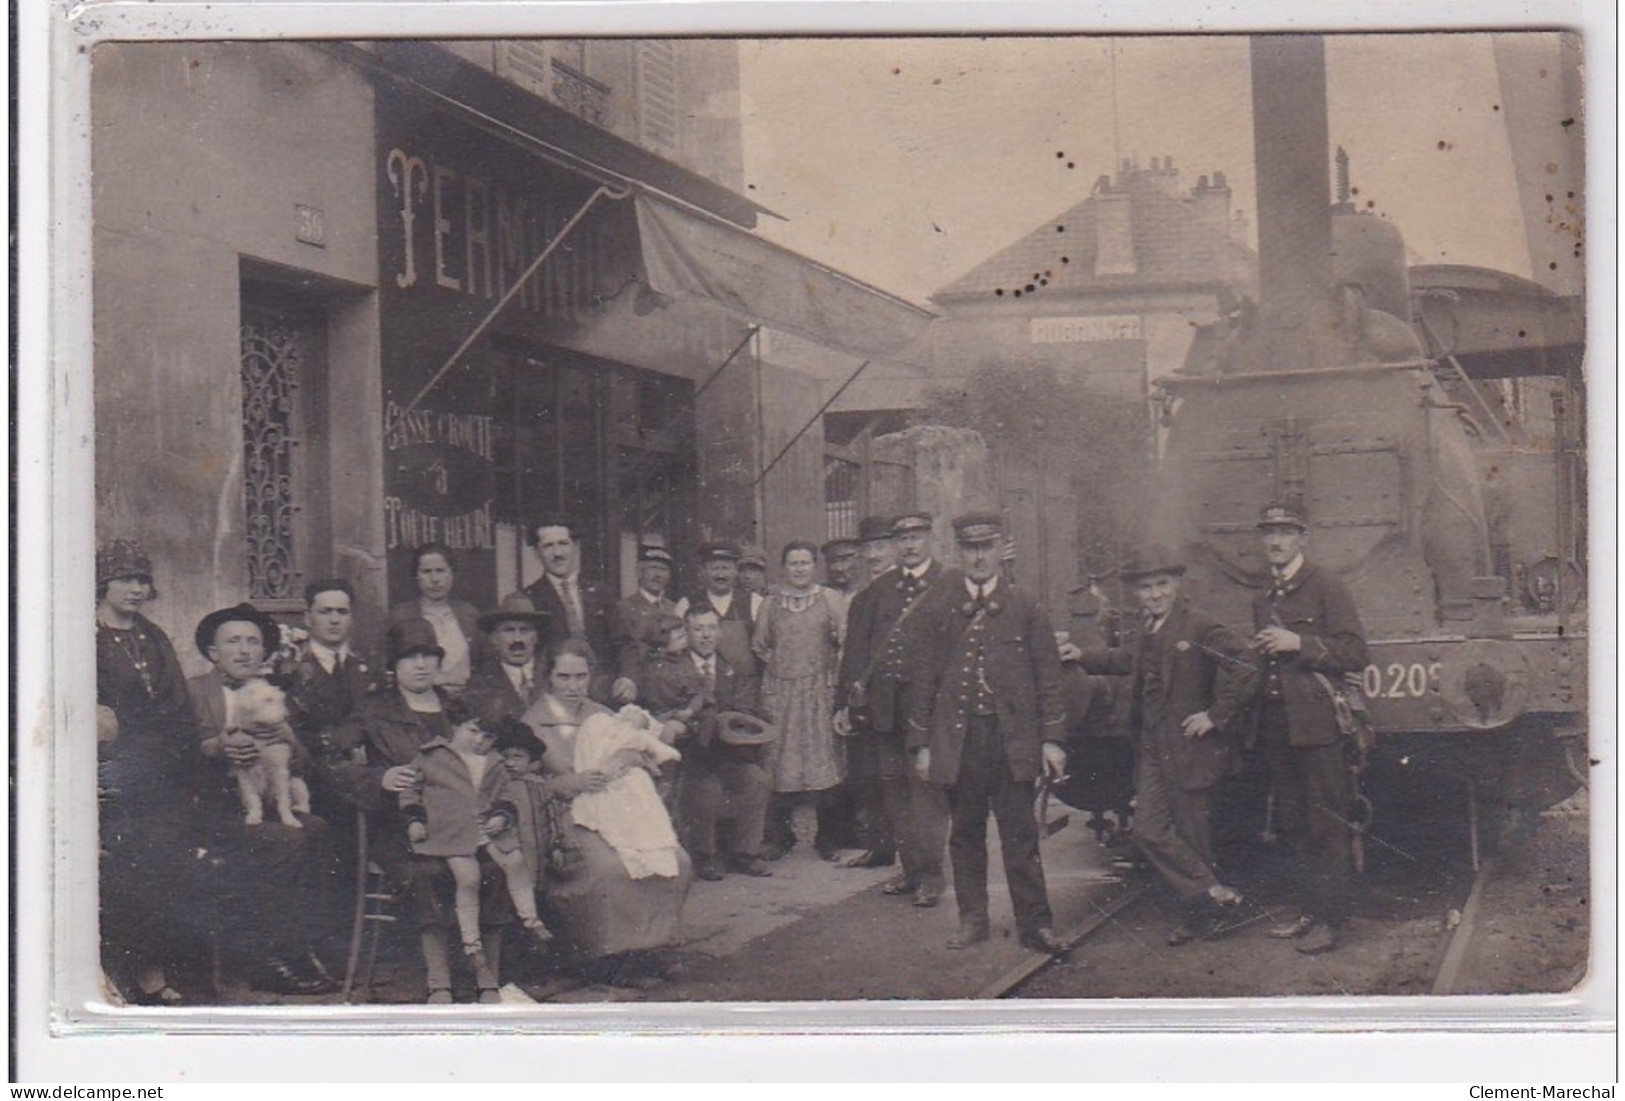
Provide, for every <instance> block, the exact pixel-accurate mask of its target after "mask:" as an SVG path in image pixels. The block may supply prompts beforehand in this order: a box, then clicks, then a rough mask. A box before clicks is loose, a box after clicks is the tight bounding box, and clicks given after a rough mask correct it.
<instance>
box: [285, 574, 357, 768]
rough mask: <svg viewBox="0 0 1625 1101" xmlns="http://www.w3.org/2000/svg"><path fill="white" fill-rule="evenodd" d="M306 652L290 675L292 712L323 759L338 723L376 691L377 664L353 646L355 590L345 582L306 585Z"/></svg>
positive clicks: (311, 747) (310, 745) (307, 742)
mask: <svg viewBox="0 0 1625 1101" xmlns="http://www.w3.org/2000/svg"><path fill="white" fill-rule="evenodd" d="M305 630H306V633H307V636H308V637H307V638H306V640H305V645H304V649H303V652H302V653H301V654H300V655H299V660H298V662H297V663H296V664H295V665H294V668H293V671H292V678H291V680H292V683H291V684H290V685H289V688H288V708H289V711H290V712H291V716H290V721H291V722H292V724H293V729H294V732H295V733H296V734H298V735H299V737H300V740H301V741H303V742H304V744H305V749H306V750H307V751H309V752H310V753H311V754H312V755H314V756H321V755H322V754H324V753H325V752H327V751H328V749H329V747H330V745H331V735H332V732H333V730H334V728H336V727H337V726H338V725H339V723H341V722H343V721H344V720H345V719H346V718H347V717H348V716H349V714H350V712H351V711H353V710H355V706H356V704H358V703H360V702H361V700H362V699H363V698H365V697H366V696H368V695H371V694H372V693H373V692H375V691H376V690H377V688H378V683H379V681H378V669H379V666H378V663H377V662H376V661H374V660H372V658H371V657H370V655H366V654H362V653H360V652H358V651H357V650H356V648H355V644H354V641H353V639H352V636H353V634H354V632H355V589H354V587H352V586H351V584H350V583H349V582H348V581H345V580H344V579H343V578H336V577H334V578H326V579H323V580H319V581H312V582H311V583H310V584H308V585H306V586H305Z"/></svg>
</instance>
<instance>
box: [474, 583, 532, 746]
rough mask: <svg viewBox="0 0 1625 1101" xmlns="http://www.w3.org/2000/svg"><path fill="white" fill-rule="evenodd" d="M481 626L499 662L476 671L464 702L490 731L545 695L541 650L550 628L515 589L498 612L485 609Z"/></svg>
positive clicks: (515, 716) (527, 600) (515, 717)
mask: <svg viewBox="0 0 1625 1101" xmlns="http://www.w3.org/2000/svg"><path fill="white" fill-rule="evenodd" d="M479 624H480V630H482V631H484V632H485V634H486V637H487V638H489V639H490V640H491V650H492V652H493V653H495V654H496V660H495V661H494V662H493V661H487V662H485V663H484V664H483V665H481V666H479V667H478V668H477V669H475V670H474V673H473V675H472V676H470V677H469V678H468V684H467V686H466V687H464V689H463V702H464V703H466V704H468V707H469V710H471V711H472V712H474V715H475V717H476V718H478V719H479V720H480V723H481V724H482V725H483V726H484V727H485V728H486V729H487V730H495V729H497V727H498V725H499V724H500V723H501V722H502V721H503V720H504V719H517V718H519V717H520V716H521V715H523V714H524V713H525V712H526V711H528V710H530V705H531V704H533V703H535V702H536V699H537V697H538V696H540V695H541V688H542V678H541V676H540V675H539V674H538V672H537V669H536V652H537V650H538V649H539V648H540V647H541V641H542V635H543V634H544V633H545V632H546V630H547V617H546V616H545V615H543V614H542V613H540V612H538V611H537V610H536V606H535V605H534V604H532V603H531V602H530V597H528V596H526V595H525V594H524V593H522V592H519V593H509V594H508V595H507V596H505V597H503V599H502V604H501V605H500V606H499V607H498V608H497V610H496V611H494V612H485V613H482V614H481V616H480V618H479Z"/></svg>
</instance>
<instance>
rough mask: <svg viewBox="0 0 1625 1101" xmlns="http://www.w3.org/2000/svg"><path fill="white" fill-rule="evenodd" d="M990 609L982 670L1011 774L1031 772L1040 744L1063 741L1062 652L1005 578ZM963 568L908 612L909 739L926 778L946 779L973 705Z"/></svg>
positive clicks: (951, 776)
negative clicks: (926, 757) (926, 755)
mask: <svg viewBox="0 0 1625 1101" xmlns="http://www.w3.org/2000/svg"><path fill="white" fill-rule="evenodd" d="M993 603H995V604H997V605H998V608H997V610H990V611H989V612H988V613H987V614H986V615H985V618H984V620H983V626H982V633H983V637H984V639H985V656H984V673H985V676H986V678H987V684H988V687H989V689H991V690H992V693H993V699H994V706H995V712H996V714H997V717H998V723H999V736H1000V738H1001V739H1002V740H1003V742H1004V751H1005V760H1006V762H1007V763H1008V764H1009V767H1010V775H1011V776H1012V777H1013V778H1014V779H1016V780H1018V781H1023V782H1026V781H1032V780H1035V779H1037V778H1038V775H1039V772H1040V771H1041V770H1042V768H1043V754H1042V746H1043V743H1044V742H1056V743H1060V742H1064V741H1065V740H1066V715H1065V712H1064V710H1063V708H1062V705H1061V658H1060V655H1059V653H1058V652H1057V650H1056V645H1055V634H1054V632H1053V631H1052V630H1051V628H1050V621H1049V616H1047V615H1046V614H1045V613H1044V610H1043V609H1042V608H1040V607H1039V606H1038V602H1037V601H1035V600H1034V599H1033V598H1032V597H1030V596H1028V595H1027V594H1026V593H1024V592H1022V591H1021V590H1019V589H1016V588H1013V587H1012V586H1011V585H1010V584H1009V583H1008V582H1000V584H999V586H998V589H997V590H996V591H995V593H994V600H993ZM970 604H971V602H970V598H969V596H968V595H967V591H966V588H965V577H964V574H963V573H962V572H961V571H959V570H957V569H956V570H949V571H947V572H946V573H945V574H944V575H943V577H942V579H941V580H939V581H938V582H937V584H935V585H933V586H932V587H931V588H930V589H929V590H927V592H926V594H925V596H923V597H922V598H921V604H920V607H919V608H918V609H917V610H916V611H915V612H914V613H913V614H912V615H911V616H909V623H908V629H907V631H906V635H905V647H906V651H907V653H908V655H909V658H908V665H907V667H906V669H907V672H906V677H907V684H908V687H907V689H906V691H905V702H904V707H905V708H906V709H907V713H908V734H907V738H906V745H907V747H908V749H909V750H910V751H911V752H912V751H914V750H917V749H920V748H929V749H930V750H931V769H930V780H931V782H932V783H936V784H944V785H950V786H951V785H953V784H954V783H956V782H957V781H958V779H959V761H960V756H961V754H962V753H963V751H964V747H965V729H966V726H967V725H968V723H969V720H970V717H971V715H970V707H971V704H972V702H973V691H974V687H973V681H972V677H973V672H972V663H973V662H974V654H973V652H972V647H971V646H969V645H968V644H967V636H968V635H969V634H970V632H969V630H968V628H970V627H971V625H972V623H973V622H974V619H975V614H974V613H973V612H972V611H971V610H970Z"/></svg>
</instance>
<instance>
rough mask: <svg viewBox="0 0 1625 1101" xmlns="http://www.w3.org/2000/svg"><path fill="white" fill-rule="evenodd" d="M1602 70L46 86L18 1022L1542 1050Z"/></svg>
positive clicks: (410, 72)
mask: <svg viewBox="0 0 1625 1101" xmlns="http://www.w3.org/2000/svg"><path fill="white" fill-rule="evenodd" d="M1585 51H1586V42H1585V39H1584V36H1583V34H1582V33H1580V32H1579V31H1575V30H1563V29H1531V30H1524V29H1513V28H1504V27H1497V28H1493V29H1489V30H1482V31H1477V30H1465V31H1463V30H1452V31H1449V32H1444V31H1440V32H1406V33H1352V32H1343V31H1326V32H1325V33H1296V34H1282V33H1258V34H1251V35H1248V34H1239V33H1215V34H1172V35H1098V34H1049V35H1042V36H1039V35H994V36H973V35H962V36H952V35H925V34H919V35H911V36H860V37H807V36H779V37H773V36H765V37H761V36H758V37H607V36H585V37H545V38H542V37H501V38H497V37H481V38H469V37H451V36H446V37H433V38H431V37H422V38H417V37H405V38H403V37H390V38H385V37H354V38H331V37H321V38H316V37H311V38H301V37H298V36H293V37H282V38H278V39H262V40H254V39H242V38H218V39H211V38H208V37H206V36H205V37H194V36H190V35H188V36H187V37H186V38H185V39H184V40H182V39H175V40H154V41H141V40H131V41H97V42H94V43H93V44H91V45H90V46H89V47H88V62H87V68H88V88H89V91H88V104H89V114H88V119H87V120H86V123H85V128H86V132H87V134H88V138H87V143H86V144H87V152H86V155H85V159H86V163H87V164H88V167H89V170H90V171H89V178H88V180H87V182H86V184H85V191H86V193H87V195H88V210H89V224H88V231H87V237H88V256H89V267H88V269H87V271H86V273H85V276H84V278H83V280H82V287H83V290H84V292H85V295H86V296H87V297H86V299H85V301H84V302H83V304H82V308H83V317H84V318H85V319H86V320H87V322H88V327H89V340H88V343H87V344H86V345H85V353H86V356H87V357H88V358H87V361H85V362H82V363H80V364H79V365H78V367H77V374H76V378H77V379H80V380H83V385H85V386H87V387H89V388H90V396H89V397H88V398H87V399H85V400H87V401H88V402H90V403H91V404H92V413H91V415H92V418H93V425H94V431H93V439H91V440H90V441H89V443H88V445H87V447H88V450H87V451H86V452H85V454H86V462H85V464H84V466H83V468H82V469H79V470H76V471H72V472H60V471H59V472H58V473H57V474H56V477H57V478H59V479H60V478H64V477H66V478H68V479H70V480H72V479H80V480H83V481H86V482H89V483H91V484H90V485H89V487H88V488H87V490H86V497H87V499H88V498H90V497H91V496H93V501H94V504H93V519H92V521H91V522H90V523H88V524H86V525H85V531H86V537H87V540H93V544H94V547H93V555H92V548H91V547H90V546H89V545H87V546H86V547H85V548H84V553H83V556H82V560H83V562H84V563H85V564H86V565H87V566H88V565H89V563H90V561H91V559H92V556H93V559H94V600H95V615H94V622H93V624H92V621H91V620H90V618H89V616H88V615H83V614H81V613H83V611H84V610H83V609H79V610H78V611H76V613H75V617H76V618H75V619H74V620H73V622H75V623H83V624H84V625H85V626H86V627H87V628H88V627H93V632H94V637H93V638H91V637H84V638H80V639H78V640H77V641H74V640H68V641H67V642H65V643H63V644H62V645H63V646H65V647H67V648H68V649H69V650H72V648H73V647H77V648H78V652H81V653H82V661H81V663H80V664H79V666H78V668H79V670H80V672H79V673H77V674H75V676H74V678H73V683H72V685H71V686H70V688H68V689H64V690H65V691H72V692H78V693H82V694H84V695H85V696H86V697H88V693H87V692H86V691H85V689H86V687H87V686H86V684H85V680H86V678H85V677H84V676H83V670H85V669H87V668H89V667H91V666H90V663H91V661H92V660H94V670H95V706H94V708H91V707H89V706H88V704H89V702H90V701H89V700H88V698H81V699H79V700H77V701H76V702H75V703H74V704H73V705H72V706H73V707H74V708H76V709H77V710H76V712H75V713H77V714H79V715H81V716H83V717H84V723H83V725H84V726H85V729H84V731H83V738H82V741H84V742H86V743H88V742H89V741H90V737H91V735H90V730H89V726H90V718H91V716H92V715H93V718H94V739H95V743H96V753H95V769H94V774H95V775H94V783H95V800H94V801H95V806H96V813H95V819H94V824H93V827H92V828H93V830H94V836H95V838H96V841H95V844H94V845H90V844H89V843H88V842H87V844H86V845H85V846H83V847H81V848H77V849H74V850H72V851H71V857H70V858H71V859H74V860H78V861H80V864H79V866H78V867H77V869H76V874H77V876H78V877H79V881H80V882H83V883H85V884H86V885H87V889H86V890H84V891H76V892H73V893H72V895H71V897H63V896H61V895H59V896H58V901H59V905H60V906H62V907H64V908H65V909H64V911H63V912H64V913H65V914H66V916H65V917H64V918H63V919H62V920H63V921H65V922H66V923H67V925H68V926H71V927H73V928H89V927H91V926H92V925H93V926H94V928H95V930H96V933H95V936H94V942H93V943H94V946H95V947H96V949H98V954H97V956H96V958H95V959H94V960H88V959H66V960H62V959H59V960H58V961H57V966H58V967H59V968H62V969H64V970H63V971H62V972H60V974H69V973H71V974H73V975H76V976H79V977H80V978H81V979H83V978H84V977H85V976H89V979H88V981H85V982H80V981H78V980H76V982H78V985H76V986H74V985H73V984H68V986H61V985H59V987H58V994H59V996H60V997H61V998H62V999H63V1002H62V1004H65V1005H67V1006H68V1007H69V1008H70V1009H72V1011H73V1013H75V1014H79V1015H88V1016H89V1017H102V1018H107V1019H119V1018H120V1017H121V1016H123V1017H128V1018H129V1019H132V1020H136V1021H139V1022H142V1026H143V1027H155V1028H162V1027H164V1022H165V1019H166V1018H165V1012H169V1013H173V1014H174V1015H175V1019H182V1018H184V1019H186V1020H198V1019H207V1017H208V1014H210V1013H211V1012H213V1011H215V1010H217V1009H218V1010H224V1009H231V1010H240V1009H245V1008H249V1009H255V1010H295V1011H303V1010H307V1009H310V1008H313V1007H323V1008H330V1007H339V1008H344V1009H345V1010H346V1011H348V1010H349V1009H359V1010H362V1011H367V1010H376V1011H377V1012H378V1013H380V1014H385V1013H387V1014H391V1015H393V1016H392V1017H391V1019H393V1020H397V1021H399V1020H403V1019H405V1020H408V1021H410V1020H412V1019H413V1015H414V1014H416V1015H419V1016H420V1017H421V1019H422V1020H424V1021H425V1022H429V1021H432V1020H433V1019H434V1015H433V1013H430V1012H427V1011H428V1010H431V1009H432V1008H433V1007H456V1012H458V1013H459V1014H462V1015H463V1018H461V1019H466V1017H467V1016H468V1015H475V1016H477V1015H478V1014H480V1013H482V1012H484V1013H490V1014H492V1015H493V1019H505V1020H512V1019H514V1015H515V1014H519V1013H521V1012H522V1013H523V1014H527V1015H528V1014H534V1015H536V1017H537V1019H541V1020H545V1019H546V1018H547V1016H548V1015H549V1014H569V1013H581V1012H583V1011H591V1010H592V1008H593V1007H599V1006H605V1005H609V1006H632V1007H669V1006H679V1007H680V1006H683V1005H684V1004H686V1003H693V1004H695V1005H696V1006H697V1007H702V1006H703V1005H704V1004H708V1003H725V1004H733V1003H770V1004H778V1003H785V1004H789V1003H796V1004H802V1003H836V1004H839V1005H847V1004H863V1005H866V1006H870V1007H871V1008H872V1007H873V1006H874V1005H876V1004H880V1005H882V1006H884V1005H892V1004H895V1003H899V1002H907V1003H916V1002H917V1003H958V1004H961V1005H964V1004H970V1005H971V1006H975V1005H978V1004H985V1003H992V1002H996V1001H1003V1002H1030V1003H1033V1004H1034V1005H1035V1006H1036V1005H1038V1004H1040V1003H1042V1005H1044V1006H1046V1007H1049V1008H1051V1009H1053V1008H1054V1007H1055V1006H1056V1005H1057V1003H1059V1004H1061V1005H1063V1006H1076V1007H1078V1008H1079V1009H1081V1010H1084V1011H1087V1009H1088V1007H1089V1006H1090V1005H1095V1006H1097V1007H1098V1006H1099V1005H1100V1004H1101V1003H1108V1002H1109V1003H1122V1002H1133V1001H1143V1000H1156V1001H1158V1002H1164V1001H1169V1000H1171V1001H1174V1002H1188V1003H1190V1004H1192V1005H1197V1004H1200V1003H1201V1002H1203V1001H1204V1000H1215V999H1217V1000H1224V1001H1226V1002H1229V1003H1235V1002H1237V1001H1238V1000H1245V999H1299V1000H1301V999H1309V1000H1311V1002H1313V1001H1315V1000H1320V999H1324V1000H1325V1001H1326V1002H1327V1004H1330V1005H1335V1004H1339V1003H1338V1001H1337V1000H1338V999H1350V998H1353V999H1392V998H1400V999H1411V1000H1414V1002H1415V1004H1416V1005H1417V1006H1419V1007H1425V1006H1427V1005H1430V1004H1433V1003H1434V1000H1436V999H1450V998H1456V997H1459V996H1474V995H1501V996H1508V997H1509V998H1511V999H1512V1000H1511V1001H1509V1002H1508V1003H1507V1004H1508V1005H1509V1006H1510V1005H1517V1006H1527V1005H1529V1004H1530V1003H1529V1001H1528V999H1527V998H1525V997H1521V996H1568V997H1569V999H1570V1000H1569V1002H1567V1003H1564V1004H1569V1005H1571V1006H1572V1005H1578V1004H1582V1003H1583V1002H1584V1001H1585V996H1584V992H1585V990H1586V989H1587V987H1588V984H1592V983H1596V982H1599V981H1600V982H1602V983H1604V985H1609V984H1611V983H1612V982H1613V978H1612V974H1611V973H1610V974H1608V975H1603V976H1600V977H1599V976H1598V975H1597V974H1596V972H1595V964H1596V962H1597V961H1596V958H1595V952H1594V948H1593V944H1594V941H1595V934H1596V932H1597V930H1596V928H1595V922H1596V906H1597V899H1596V898H1595V897H1594V892H1593V889H1592V856H1593V842H1594V840H1595V837H1594V833H1595V831H1594V829H1593V826H1592V822H1593V810H1592V803H1591V797H1590V782H1591V780H1592V777H1593V773H1594V771H1595V769H1596V768H1597V767H1599V766H1603V765H1606V767H1607V768H1609V769H1612V768H1613V765H1612V761H1611V755H1612V734H1611V732H1608V731H1604V732H1599V731H1597V730H1594V729H1593V728H1592V725H1591V722H1590V717H1591V705H1590V702H1589V701H1590V697H1591V691H1592V687H1591V682H1592V674H1591V663H1592V657H1593V655H1592V650H1591V644H1590V638H1589V634H1590V632H1589V629H1588V627H1589V623H1590V615H1589V605H1588V598H1589V597H1590V595H1591V589H1592V584H1591V570H1590V568H1591V549H1590V548H1591V546H1592V537H1593V536H1592V532H1591V530H1590V527H1589V524H1588V517H1589V515H1590V499H1591V492H1592V488H1593V487H1592V484H1591V482H1592V479H1591V478H1589V477H1588V474H1589V472H1590V466H1589V458H1588V456H1589V455H1590V453H1591V452H1590V450H1589V448H1590V446H1591V440H1590V436H1591V432H1592V431H1593V430H1592V429H1591V426H1593V425H1595V424H1597V423H1599V422H1598V418H1597V415H1596V411H1595V410H1593V409H1591V408H1589V406H1588V385H1587V383H1588V378H1589V377H1590V375H1591V372H1592V370H1593V369H1594V366H1595V365H1594V363H1593V362H1592V359H1591V356H1590V355H1589V354H1588V351H1589V349H1588V342H1587V322H1588V316H1589V313H1588V298H1587V279H1586V263H1587V245H1588V242H1587V236H1586V226H1587V221H1586V207H1587V191H1586V181H1587V164H1586V130H1587V112H1586V106H1587V93H1586V89H1587V83H1588V71H1587V66H1586V64H1585V60H1584V59H1585V57H1586V52H1585ZM1592 308H1594V307H1592ZM1610 392H1611V391H1610ZM1609 446H1610V447H1611V442H1610V444H1609ZM92 456H93V459H92ZM1609 537H1610V538H1612V536H1611V535H1610V536H1609ZM1606 565H1607V569H1608V570H1609V572H1610V573H1611V572H1612V568H1613V566H1612V562H1611V561H1610V562H1608V563H1606ZM1610 584H1611V582H1610ZM82 588H83V591H84V592H85V593H87V594H88V592H89V585H88V582H87V583H86V584H85V585H84V586H82ZM72 591H74V592H79V591H80V589H79V588H75V589H73V590H72ZM1610 646H1611V644H1610ZM76 737H77V735H76ZM81 763H84V764H86V765H87V767H85V768H83V769H80V770H79V773H78V780H76V783H78V782H80V781H82V786H83V788H84V790H83V791H82V792H81V793H79V795H77V796H76V797H75V798H76V799H81V798H82V800H83V801H84V802H85V803H88V802H89V801H90V797H91V792H90V790H89V784H90V781H91V776H90V769H89V768H88V756H85V757H84V758H83V760H82V761H81ZM1610 790H1611V789H1610ZM80 819H81V820H82V821H84V822H86V823H89V821H90V819H89V815H88V812H86V813H85V814H82V815H81V816H80ZM1607 821H1609V822H1610V823H1611V822H1612V812H1611V811H1610V812H1609V817H1608V819H1607ZM1609 845H1610V848H1609V851H1610V852H1611V851H1612V849H1611V845H1612V841H1611V840H1610V841H1609ZM91 861H93V863H94V868H93V869H92V868H91V867H90V863H89V862H91ZM1611 884H1612V881H1611V877H1610V879H1609V883H1608V886H1609V889H1610V890H1611ZM1608 906H1609V910H1608V912H1609V913H1612V909H1611V907H1612V902H1611V901H1610V902H1609V903H1608ZM92 911H93V912H92ZM64 943H67V942H64ZM1609 963H1610V966H1611V964H1612V960H1611V957H1610V959H1609ZM63 981H64V982H65V981H66V980H63ZM69 986H72V989H69ZM1514 996H1520V997H1514ZM1265 1004H1267V1003H1265ZM1293 1004H1299V1003H1298V1002H1297V1001H1294V1002H1293ZM1390 1004H1391V1003H1390ZM1446 1004H1449V1003H1446ZM1474 1004H1475V1005H1476V1006H1477V1011H1479V1012H1484V1013H1488V1014H1489V1015H1490V1016H1491V1017H1492V1018H1493V1017H1494V1015H1495V1013H1496V1010H1495V1009H1494V1008H1493V1005H1492V1006H1491V1008H1489V1009H1487V1010H1486V1009H1484V1005H1485V1003H1484V1002H1483V1001H1478V1002H1475V1003H1474ZM1533 1004H1535V1005H1536V1006H1537V1009H1538V1007H1539V1006H1543V1005H1548V1004H1549V1003H1548V1002H1542V1001H1539V1000H1537V1001H1536V1002H1535V1003H1533ZM158 1011H163V1012H158ZM445 1011H446V1010H444V1008H443V1009H442V1012H445ZM972 1011H974V1010H972ZM1408 1011H1409V1010H1408V1009H1406V1008H1401V1009H1399V1010H1398V1011H1397V1012H1401V1013H1404V1012H1408ZM1522 1011H1523V1010H1519V1012H1522ZM1509 1012H1510V1011H1509ZM131 1015H134V1016H131ZM1311 1015H1312V1012H1311ZM260 1019H263V1017H262V1018H260ZM678 1019H680V1018H678ZM1096 1019H1097V1020H1098V1018H1096ZM408 1027H410V1026H408Z"/></svg>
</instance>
